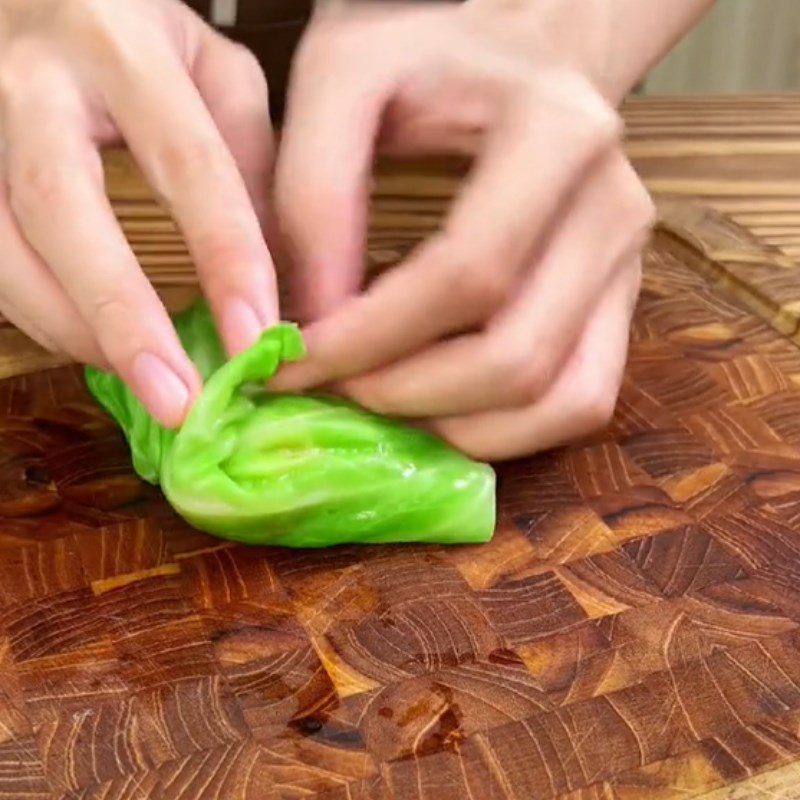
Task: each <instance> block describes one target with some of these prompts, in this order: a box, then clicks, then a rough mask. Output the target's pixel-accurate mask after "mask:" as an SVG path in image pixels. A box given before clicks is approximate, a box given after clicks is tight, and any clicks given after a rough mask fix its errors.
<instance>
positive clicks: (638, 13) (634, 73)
mask: <svg viewBox="0 0 800 800" xmlns="http://www.w3.org/2000/svg"><path fill="white" fill-rule="evenodd" d="M713 3H714V0H539V1H538V2H536V3H532V2H529V1H526V0H522V2H514V0H467V2H466V3H465V4H464V7H463V9H464V11H465V13H469V14H472V15H474V16H475V17H476V18H478V19H479V24H480V25H481V27H483V28H486V29H488V30H490V31H491V32H492V35H496V36H499V37H501V38H502V39H503V40H504V42H506V43H507V44H508V46H509V47H510V48H513V49H514V50H515V51H516V52H518V53H519V54H521V55H525V56H527V57H531V56H532V55H535V56H536V57H537V58H538V57H541V56H542V55H543V54H544V55H545V57H547V58H548V59H552V60H553V61H555V62H561V63H563V64H564V65H565V66H567V67H569V68H572V69H575V70H577V71H579V72H581V73H582V74H583V75H585V76H586V77H587V78H589V80H591V81H592V83H593V84H594V85H595V87H596V88H597V90H598V91H599V92H600V93H601V94H602V95H603V96H604V97H605V98H606V99H607V100H608V101H609V102H610V103H612V104H613V105H615V106H616V105H618V104H619V103H621V102H622V100H623V99H624V98H625V96H626V95H627V94H628V92H630V91H631V89H633V87H634V86H635V85H636V84H637V83H638V82H639V81H640V80H641V79H642V78H643V77H644V76H645V75H646V74H647V72H648V71H649V70H650V68H651V67H652V66H654V65H655V64H656V63H657V62H658V61H659V60H660V59H661V58H662V57H663V56H664V55H666V53H668V52H669V50H670V49H671V48H672V47H673V45H675V44H676V43H677V42H678V41H679V40H680V38H681V37H682V36H683V35H684V34H685V33H686V32H687V31H689V30H690V29H691V28H692V27H693V26H694V25H695V24H696V23H697V22H698V21H699V20H700V18H701V17H702V16H703V14H704V13H705V12H706V11H707V10H708V9H709V8H710V7H711V6H712V5H713Z"/></svg>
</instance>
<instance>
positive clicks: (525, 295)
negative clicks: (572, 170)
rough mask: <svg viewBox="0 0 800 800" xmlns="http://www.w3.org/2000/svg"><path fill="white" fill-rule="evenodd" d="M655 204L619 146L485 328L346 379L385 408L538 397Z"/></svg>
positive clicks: (364, 398)
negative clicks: (371, 371) (509, 297)
mask: <svg viewBox="0 0 800 800" xmlns="http://www.w3.org/2000/svg"><path fill="white" fill-rule="evenodd" d="M651 218H652V203H651V201H650V199H649V197H648V196H647V193H646V192H645V190H644V188H643V187H641V184H640V183H639V181H638V179H637V178H636V176H635V174H634V173H633V170H632V169H631V168H630V166H629V165H628V164H627V162H626V161H625V159H624V157H623V155H622V154H621V153H620V152H615V153H614V154H613V155H612V156H610V157H609V158H608V159H607V160H606V161H605V162H604V163H603V164H602V166H600V167H599V168H598V169H597V170H596V171H595V172H593V174H592V178H591V180H590V181H589V182H588V183H587V184H586V185H585V186H584V187H583V188H582V189H581V191H580V192H579V193H578V195H577V197H576V198H575V200H574V201H573V204H572V206H571V208H570V209H569V210H568V212H567V213H566V214H565V216H564V218H563V220H562V221H561V222H560V224H559V228H558V230H557V231H556V233H555V234H554V236H553V237H552V238H551V240H550V243H549V245H548V248H547V250H546V252H545V253H544V254H543V256H542V258H541V259H540V260H539V261H538V263H536V264H535V265H534V267H533V268H532V270H531V272H530V274H529V276H528V277H527V278H526V279H525V281H524V282H523V283H522V285H521V286H520V289H519V294H518V295H517V297H516V298H515V299H514V300H513V301H512V302H511V303H510V304H509V305H508V306H507V307H506V308H505V309H503V311H502V312H501V313H500V315H499V316H498V317H497V318H496V319H495V320H494V321H493V322H492V323H491V324H490V325H489V327H488V329H487V331H486V332H485V333H483V334H478V335H469V336H462V337H458V338H455V339H450V340H447V341H444V342H440V343H437V344H434V345H433V346H431V347H429V348H427V349H425V350H424V351H422V352H421V353H419V354H416V355H412V356H411V357H409V358H407V359H404V360H402V361H399V362H397V363H395V364H393V365H390V366H388V367H385V368H383V369H379V370H377V371H375V372H373V373H370V374H369V375H366V376H363V377H358V378H354V379H351V380H350V381H347V382H345V386H344V390H345V391H346V392H347V394H349V395H350V396H351V397H353V398H354V399H356V400H357V401H358V402H360V403H362V404H363V405H365V406H367V407H368V408H371V409H373V410H375V411H379V412H381V413H384V414H391V415H397V416H407V417H426V416H444V415H453V414H467V413H472V412H477V411H483V410H488V409H491V408H497V407H503V406H518V405H523V404H528V403H531V402H533V401H534V400H535V399H536V398H537V397H539V396H540V395H541V394H542V393H543V392H544V391H546V390H547V388H548V387H549V386H550V384H551V383H552V381H553V380H554V378H555V376H556V375H557V374H558V372H559V371H560V369H561V367H562V366H563V363H564V361H565V360H566V359H567V358H568V356H569V353H570V352H571V351H572V350H573V348H574V347H575V344H576V341H577V339H578V336H579V335H580V334H581V331H582V330H583V328H584V326H585V321H586V319H587V317H588V316H589V314H590V311H591V309H592V307H593V306H594V305H595V303H596V302H597V298H598V296H600V295H601V293H602V291H603V289H604V288H605V286H606V285H607V284H608V282H609V280H611V279H612V277H613V275H614V272H615V271H616V270H617V269H619V268H620V265H621V263H628V264H630V256H631V253H632V252H638V250H639V249H640V248H641V245H642V243H643V239H644V236H645V235H646V232H647V230H648V229H649V225H650V222H651Z"/></svg>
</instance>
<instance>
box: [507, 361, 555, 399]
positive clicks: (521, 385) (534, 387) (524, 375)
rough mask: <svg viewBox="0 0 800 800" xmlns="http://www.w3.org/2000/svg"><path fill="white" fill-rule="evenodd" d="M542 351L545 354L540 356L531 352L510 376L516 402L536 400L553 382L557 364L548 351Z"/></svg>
mask: <svg viewBox="0 0 800 800" xmlns="http://www.w3.org/2000/svg"><path fill="white" fill-rule="evenodd" d="M537 349H538V348H537ZM542 352H543V354H542V355H539V356H537V355H536V354H535V353H533V352H531V353H529V354H528V357H527V358H526V359H525V360H524V361H522V363H520V365H519V368H518V369H517V370H516V372H515V373H514V375H512V376H511V377H510V387H511V391H512V394H513V400H514V401H515V402H517V403H520V404H528V403H533V402H535V401H536V400H538V399H539V398H540V397H541V396H542V395H543V394H544V393H545V392H546V391H547V389H548V387H549V386H550V385H551V383H552V382H553V379H554V377H555V374H556V364H555V362H554V360H553V359H552V358H550V357H549V356H548V355H546V351H542Z"/></svg>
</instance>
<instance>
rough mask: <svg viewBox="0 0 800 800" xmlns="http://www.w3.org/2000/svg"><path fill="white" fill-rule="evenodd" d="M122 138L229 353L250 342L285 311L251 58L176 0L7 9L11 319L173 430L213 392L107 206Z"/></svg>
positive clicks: (2, 267)
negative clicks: (204, 390)
mask: <svg viewBox="0 0 800 800" xmlns="http://www.w3.org/2000/svg"><path fill="white" fill-rule="evenodd" d="M119 141H124V142H125V143H126V144H127V145H128V147H129V148H130V150H131V152H132V153H133V155H134V157H135V158H136V160H137V161H138V163H139V165H140V167H141V168H142V170H143V172H144V173H145V175H146V177H147V179H148V181H149V182H150V184H151V185H152V187H153V189H154V191H155V192H156V193H157V195H158V196H159V197H160V198H161V199H162V200H163V201H164V202H165V204H166V205H167V207H168V208H169V210H170V212H171V213H172V215H173V216H174V218H175V220H176V222H177V224H178V225H179V226H180V228H181V230H182V233H183V234H184V236H185V238H186V241H187V243H188V246H189V249H190V251H191V255H192V257H193V260H194V262H195V264H196V265H197V269H198V273H199V277H200V281H201V283H202V286H203V290H204V292H205V294H206V296H207V297H208V300H209V302H210V305H211V307H212V309H213V311H214V314H215V317H216V319H217V323H218V325H219V328H220V331H221V332H222V337H223V340H224V341H225V344H226V347H227V349H228V351H229V352H230V353H234V352H236V351H238V350H241V349H243V348H244V347H246V346H248V345H249V344H251V343H252V342H253V341H254V340H255V339H256V338H257V337H258V335H259V333H260V331H261V330H262V329H263V328H264V327H267V326H268V325H270V324H272V323H274V322H276V321H277V320H278V313H279V312H278V302H277V290H276V282H275V275H274V268H273V263H272V259H271V257H270V253H269V251H268V249H267V245H266V242H265V239H264V233H263V230H264V225H265V218H266V197H267V183H268V180H269V176H270V174H271V169H272V158H273V137H272V131H271V125H270V121H269V111H268V104H267V86H266V82H265V80H264V77H263V74H262V72H261V70H260V68H259V66H258V63H257V61H256V59H255V57H254V56H253V55H252V54H251V53H250V52H249V51H247V50H246V49H244V48H242V47H240V46H238V45H236V44H234V43H232V42H230V41H229V40H227V39H225V38H224V37H222V36H221V35H219V34H217V33H216V32H214V31H213V30H212V29H211V28H210V27H209V26H208V25H206V24H205V23H204V22H203V21H202V20H201V19H200V18H199V17H198V16H197V15H195V14H194V13H193V12H191V11H190V10H189V9H188V8H187V7H186V6H184V5H182V4H181V3H180V2H178V0H114V2H110V1H109V0H0V154H2V170H3V171H2V177H3V183H2V186H3V188H4V191H2V192H0V242H2V253H0V312H2V314H3V315H4V316H6V317H7V318H8V319H9V320H10V321H11V322H13V323H14V324H16V325H17V326H18V327H19V328H21V329H22V330H23V331H25V332H26V333H27V334H29V335H30V336H31V337H32V338H33V339H35V340H36V341H37V342H39V344H41V345H43V346H44V347H46V348H47V349H49V350H52V351H60V352H64V353H66V354H68V355H69V356H71V357H73V358H74V359H76V360H78V361H82V362H85V363H91V364H95V365H97V366H100V367H103V368H110V369H113V370H114V371H116V372H117V373H118V374H119V375H120V377H121V378H122V379H123V380H125V381H126V382H127V383H128V384H129V385H130V386H131V388H132V389H133V391H134V392H135V393H136V395H137V397H139V399H140V400H141V401H142V402H143V403H144V405H145V406H146V407H147V409H148V410H149V411H150V413H151V414H153V415H154V416H155V417H156V418H157V419H158V420H159V421H160V422H162V423H163V424H165V425H168V426H176V425H178V424H180V423H181V422H182V421H183V418H184V416H185V414H186V411H187V410H188V407H189V405H190V404H191V401H192V400H193V398H194V396H195V395H196V394H197V392H198V391H199V389H200V383H201V382H200V378H199V375H198V374H197V371H196V370H195V368H194V366H193V364H192V363H191V361H190V360H189V358H188V357H187V356H186V354H185V353H184V351H183V349H182V348H181V345H180V342H179V341H178V338H177V336H176V334H175V331H174V329H173V327H172V324H171V322H170V320H169V317H168V315H167V312H166V310H165V309H164V307H163V305H162V304H161V302H160V301H159V299H158V296H157V295H156V293H155V291H154V289H153V287H152V286H151V284H150V282H149V281H148V280H147V278H146V277H145V275H144V274H143V273H142V271H141V268H140V266H139V264H138V262H137V260H136V257H135V256H134V254H133V252H132V251H131V249H130V247H129V245H128V243H127V241H126V239H125V236H124V235H123V232H122V231H121V229H120V227H119V225H118V224H117V221H116V219H115V217H114V213H113V211H112V208H111V206H110V204H109V201H108V198H107V196H106V194H105V191H104V186H103V168H102V162H101V158H100V155H99V150H100V148H101V147H103V146H105V145H109V144H112V143H116V142H119Z"/></svg>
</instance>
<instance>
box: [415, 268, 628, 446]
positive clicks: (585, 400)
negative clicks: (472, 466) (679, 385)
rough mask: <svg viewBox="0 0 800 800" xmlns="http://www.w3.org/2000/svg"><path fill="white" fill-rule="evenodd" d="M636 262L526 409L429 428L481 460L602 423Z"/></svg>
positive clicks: (623, 344)
mask: <svg viewBox="0 0 800 800" xmlns="http://www.w3.org/2000/svg"><path fill="white" fill-rule="evenodd" d="M638 270H639V267H638V264H637V265H636V266H635V267H634V269H633V270H631V269H626V270H623V271H622V272H621V273H620V277H619V278H618V280H617V281H615V282H614V284H612V286H611V287H609V290H608V292H607V293H606V295H605V296H604V297H603V299H602V301H601V302H600V303H599V305H598V307H597V310H596V312H595V313H594V315H593V316H592V317H591V319H590V320H589V322H588V323H587V325H586V329H585V332H584V334H583V336H582V337H581V340H580V343H579V345H578V347H577V348H576V350H575V352H574V354H573V355H572V357H571V358H570V360H569V361H568V363H567V364H566V366H565V368H564V371H563V372H562V373H561V374H560V375H559V377H558V379H557V381H556V382H555V384H554V385H553V387H552V388H551V389H550V391H549V392H548V393H547V394H546V395H544V396H543V397H542V398H541V400H539V401H537V402H536V403H533V404H532V405H530V406H528V407H526V408H519V409H505V410H500V411H491V412H484V413H480V414H469V415H465V416H458V417H450V418H443V419H437V420H432V421H431V423H430V428H431V429H432V430H433V431H434V432H435V433H437V434H438V435H439V436H442V437H443V438H444V439H446V440H448V441H449V442H451V443H452V444H454V445H455V446H456V447H458V448H459V449H461V450H463V451H464V452H466V453H468V454H469V455H471V456H473V457H474V458H479V459H482V460H486V461H500V460H504V459H508V458H516V457H518V456H523V455H532V454H533V453H537V452H540V451H542V450H547V449H549V448H552V447H556V446H559V445H562V444H565V443H567V442H569V441H571V440H573V439H576V438H580V437H581V436H585V435H587V434H589V433H593V432H594V431H595V430H597V429H599V428H603V427H604V426H605V425H606V424H607V423H608V422H609V420H610V419H611V416H612V415H613V413H614V407H615V405H616V399H617V393H618V391H619V386H620V384H621V382H622V375H623V372H624V369H625V361H626V358H627V352H628V338H629V329H630V320H631V316H632V313H633V308H634V306H635V302H636V297H637V295H638Z"/></svg>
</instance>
